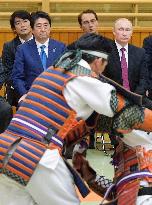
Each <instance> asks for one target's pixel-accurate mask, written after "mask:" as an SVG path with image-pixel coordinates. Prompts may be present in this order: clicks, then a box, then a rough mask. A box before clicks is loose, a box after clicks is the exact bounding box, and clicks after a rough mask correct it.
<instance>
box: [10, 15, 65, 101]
mask: <svg viewBox="0 0 152 205" xmlns="http://www.w3.org/2000/svg"><path fill="white" fill-rule="evenodd" d="M31 27H32V32H33V35H34V37H35V38H34V39H32V40H31V41H28V42H26V43H25V44H23V45H21V46H20V47H19V48H18V49H17V52H16V56H15V63H14V67H13V72H12V79H13V85H14V88H15V89H16V90H17V92H18V93H19V95H20V97H21V98H20V100H19V102H20V101H21V100H23V99H24V98H25V97H26V93H27V92H28V90H29V88H30V87H31V84H32V83H33V81H34V79H35V78H36V77H37V76H38V75H39V74H40V73H42V72H43V71H44V70H45V69H46V68H48V67H49V66H51V65H53V63H54V61H55V60H56V59H57V58H58V57H59V56H60V55H61V54H62V53H63V52H64V51H65V48H66V47H65V45H64V44H63V43H61V42H59V41H56V40H53V39H49V36H50V31H51V18H50V17H49V15H48V14H47V13H45V12H43V11H37V12H34V13H32V14H31Z"/></svg>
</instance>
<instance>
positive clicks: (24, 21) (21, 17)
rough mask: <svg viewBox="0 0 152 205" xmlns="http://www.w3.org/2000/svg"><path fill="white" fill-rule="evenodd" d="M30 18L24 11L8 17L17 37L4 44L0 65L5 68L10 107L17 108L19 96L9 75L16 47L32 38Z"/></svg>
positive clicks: (7, 97) (18, 11) (7, 96)
mask: <svg viewBox="0 0 152 205" xmlns="http://www.w3.org/2000/svg"><path fill="white" fill-rule="evenodd" d="M30 20H31V16H30V13H28V12H27V11H25V10H17V11H15V12H14V13H13V14H12V15H11V17H10V25H11V28H12V31H13V32H14V33H15V34H16V35H17V36H16V37H15V38H14V39H13V40H11V41H9V42H6V43H4V46H3V51H2V63H3V66H4V67H5V70H6V71H5V79H3V83H5V84H6V99H7V101H8V102H9V104H10V105H12V106H17V104H18V99H19V96H18V94H17V92H16V91H15V90H14V88H13V86H12V80H11V73H12V69H13V64H14V60H15V53H16V49H17V47H18V45H20V44H22V43H24V42H25V41H28V40H29V39H31V38H32V29H31V26H30Z"/></svg>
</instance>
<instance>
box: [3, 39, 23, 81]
mask: <svg viewBox="0 0 152 205" xmlns="http://www.w3.org/2000/svg"><path fill="white" fill-rule="evenodd" d="M20 44H21V41H20V39H19V37H18V36H16V37H15V38H14V39H13V40H11V41H8V42H6V43H4V45H3V50H2V63H3V66H4V68H5V74H7V78H6V79H5V82H8V81H10V80H11V73H12V69H13V64H14V60H15V53H16V50H17V47H18V46H19V45H20Z"/></svg>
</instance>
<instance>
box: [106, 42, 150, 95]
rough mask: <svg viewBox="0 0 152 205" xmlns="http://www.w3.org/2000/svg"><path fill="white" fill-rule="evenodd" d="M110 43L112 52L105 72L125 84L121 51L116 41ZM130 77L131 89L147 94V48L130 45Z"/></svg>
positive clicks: (109, 76)
mask: <svg viewBox="0 0 152 205" xmlns="http://www.w3.org/2000/svg"><path fill="white" fill-rule="evenodd" d="M110 43H111V46H112V52H111V54H110V56H109V61H108V65H107V67H106V69H105V71H104V72H103V74H104V75H105V76H107V77H108V78H111V79H112V80H114V81H116V82H117V83H119V84H120V85H123V81H122V72H121V63H120V57H119V52H118V50H117V46H116V44H115V42H114V41H111V42H110ZM128 78H129V85H130V90H131V91H132V92H135V93H138V94H141V95H145V93H146V90H147V78H148V72H147V66H146V57H145V50H144V49H143V48H139V47H136V46H134V45H130V44H129V45H128Z"/></svg>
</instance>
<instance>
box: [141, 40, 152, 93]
mask: <svg viewBox="0 0 152 205" xmlns="http://www.w3.org/2000/svg"><path fill="white" fill-rule="evenodd" d="M143 48H144V49H145V51H146V62H147V68H148V76H149V82H148V83H149V90H150V91H151V92H152V36H148V37H146V38H145V39H144V40H143Z"/></svg>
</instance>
